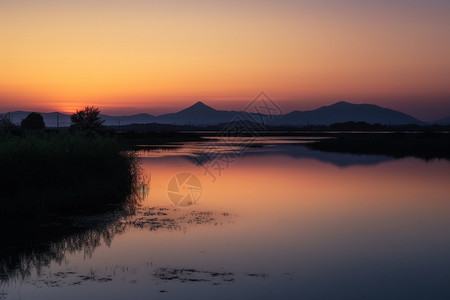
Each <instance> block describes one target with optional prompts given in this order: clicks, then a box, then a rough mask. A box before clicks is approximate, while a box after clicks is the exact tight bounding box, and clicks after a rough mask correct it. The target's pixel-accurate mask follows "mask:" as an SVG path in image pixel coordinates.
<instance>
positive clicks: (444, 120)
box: [435, 117, 450, 125]
mask: <svg viewBox="0 0 450 300" xmlns="http://www.w3.org/2000/svg"><path fill="white" fill-rule="evenodd" d="M435 123H436V124H439V125H450V117H446V118H442V119H440V120H438V121H437V122H435Z"/></svg>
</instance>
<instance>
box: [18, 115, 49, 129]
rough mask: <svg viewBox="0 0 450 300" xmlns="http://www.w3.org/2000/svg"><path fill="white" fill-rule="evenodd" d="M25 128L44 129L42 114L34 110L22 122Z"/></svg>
mask: <svg viewBox="0 0 450 300" xmlns="http://www.w3.org/2000/svg"><path fill="white" fill-rule="evenodd" d="M20 125H22V127H23V128H26V129H44V128H45V123H44V118H43V117H42V115H41V114H39V113H36V112H32V113H30V114H29V115H28V116H27V117H26V118H25V119H23V120H22V122H21V123H20Z"/></svg>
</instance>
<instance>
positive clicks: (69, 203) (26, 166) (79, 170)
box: [0, 130, 140, 219]
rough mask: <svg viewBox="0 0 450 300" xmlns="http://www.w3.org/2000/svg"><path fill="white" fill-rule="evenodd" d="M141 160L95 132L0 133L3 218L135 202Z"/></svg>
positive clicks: (86, 211)
mask: <svg viewBox="0 0 450 300" xmlns="http://www.w3.org/2000/svg"><path fill="white" fill-rule="evenodd" d="M139 180H140V169H139V161H138V158H137V157H136V155H135V154H134V153H133V152H127V151H123V147H122V146H121V144H120V143H119V142H118V141H117V140H116V139H115V138H113V137H110V136H107V135H104V134H103V135H102V134H100V133H96V132H93V131H69V130H67V131H61V132H60V131H54V132H51V131H23V132H20V134H17V133H16V134H14V133H10V132H0V217H1V218H2V219H5V218H18V217H19V218H22V217H25V218H35V217H40V216H48V215H51V214H58V215H61V214H62V215H66V214H67V215H77V214H92V213H98V212H102V211H105V210H108V209H112V208H118V207H125V206H127V205H129V204H130V203H133V202H135V201H136V199H135V197H134V194H135V191H136V189H137V186H138V183H139Z"/></svg>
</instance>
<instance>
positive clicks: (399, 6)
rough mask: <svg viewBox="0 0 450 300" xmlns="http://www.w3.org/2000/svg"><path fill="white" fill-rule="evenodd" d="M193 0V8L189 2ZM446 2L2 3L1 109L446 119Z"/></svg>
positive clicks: (449, 66) (449, 6)
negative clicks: (263, 100)
mask: <svg viewBox="0 0 450 300" xmlns="http://www.w3.org/2000/svg"><path fill="white" fill-rule="evenodd" d="M187 2H189V4H188V3H187ZM449 15H450V2H449V1H445V0H433V1H419V0H410V1H385V0H380V1H370V2H369V1H337V0H321V1H320V0H319V1H289V0H282V1H267V0H260V1H253V0H240V1H237V0H231V1H211V0H208V1H207V0H194V1H181V0H166V1H156V0H154V1H149V0H147V1H144V0H128V1H119V0H109V1H106V0H100V1H95V3H94V1H87V0H78V1H69V0H59V1H56V0H41V1H31V0H28V1H26V0H11V1H10V0H6V1H5V0H4V1H1V2H0V28H1V29H0V41H1V46H0V112H3V111H8V110H19V109H22V110H39V111H54V110H59V111H64V112H72V111H74V110H75V109H79V108H81V107H83V106H85V105H88V104H94V105H97V106H100V107H101V108H102V109H103V111H104V112H106V113H111V114H120V113H128V114H129V113H139V112H148V113H153V114H159V113H163V112H168V111H173V110H177V109H181V108H184V107H186V106H188V105H190V104H192V103H193V102H195V101H198V100H202V101H204V102H205V103H207V104H209V105H211V106H213V107H215V108H218V109H241V108H243V107H245V104H246V103H248V102H249V101H251V100H252V99H253V98H254V97H255V96H256V95H257V94H258V93H259V92H260V91H265V92H267V93H268V94H269V95H270V96H271V97H272V98H273V99H275V100H277V101H279V102H280V104H281V106H283V108H284V110H286V111H290V110H293V109H310V108H316V107H318V106H320V105H326V104H331V103H334V102H336V101H339V100H345V101H350V102H355V103H367V102H370V103H374V104H379V105H383V106H387V107H390V108H394V109H400V110H402V111H405V112H407V113H410V114H412V115H414V116H416V117H419V118H422V119H433V118H439V117H443V116H445V115H450V84H449V83H450V55H449V53H450V34H449V32H450V18H449V17H448V16H449Z"/></svg>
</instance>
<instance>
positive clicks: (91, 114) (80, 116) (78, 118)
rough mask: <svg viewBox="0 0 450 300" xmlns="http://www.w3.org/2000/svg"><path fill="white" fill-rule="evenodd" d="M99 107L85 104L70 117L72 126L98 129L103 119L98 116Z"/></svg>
mask: <svg viewBox="0 0 450 300" xmlns="http://www.w3.org/2000/svg"><path fill="white" fill-rule="evenodd" d="M99 114H100V109H99V108H98V107H94V106H86V107H85V108H84V109H83V110H77V112H76V113H74V114H73V115H72V116H71V117H70V119H71V121H72V126H73V127H75V128H80V129H98V128H100V127H101V126H102V124H103V122H104V120H102V119H101V118H100V116H99Z"/></svg>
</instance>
